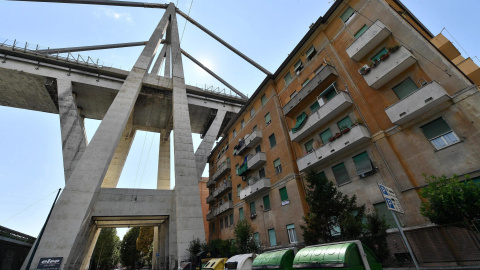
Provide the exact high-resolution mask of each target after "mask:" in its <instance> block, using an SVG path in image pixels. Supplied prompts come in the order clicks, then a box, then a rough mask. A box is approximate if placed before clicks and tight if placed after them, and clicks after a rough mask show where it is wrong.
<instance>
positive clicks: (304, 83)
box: [302, 79, 310, 87]
mask: <svg viewBox="0 0 480 270" xmlns="http://www.w3.org/2000/svg"><path fill="white" fill-rule="evenodd" d="M309 81H310V79H306V80H305V81H304V82H303V83H302V87H305V85H307V84H308V82H309Z"/></svg>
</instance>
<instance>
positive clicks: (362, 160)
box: [353, 152, 373, 177]
mask: <svg viewBox="0 0 480 270" xmlns="http://www.w3.org/2000/svg"><path fill="white" fill-rule="evenodd" d="M353 162H354V163H355V168H356V169H357V174H358V175H360V176H361V177H364V176H365V174H366V173H368V172H371V171H372V170H373V167H372V162H371V161H370V158H369V157H368V154H367V152H363V153H361V154H359V155H356V156H354V157H353Z"/></svg>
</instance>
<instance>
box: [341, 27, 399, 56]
mask: <svg viewBox="0 0 480 270" xmlns="http://www.w3.org/2000/svg"><path fill="white" fill-rule="evenodd" d="M391 33H392V32H391V31H390V30H389V29H388V28H387V27H386V26H385V25H384V24H383V23H382V22H381V21H379V20H377V21H376V22H375V23H374V24H372V26H370V28H368V30H367V31H365V33H363V34H362V35H361V36H360V37H358V38H357V40H355V41H354V42H353V43H352V45H350V47H348V48H347V54H348V56H350V58H352V59H353V60H355V61H360V60H361V59H362V58H363V57H365V55H367V54H368V53H369V52H371V51H372V50H373V49H375V47H377V45H378V44H380V42H382V41H383V40H384V39H385V38H386V37H388V36H389V35H390V34H391Z"/></svg>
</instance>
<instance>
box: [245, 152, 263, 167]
mask: <svg viewBox="0 0 480 270" xmlns="http://www.w3.org/2000/svg"><path fill="white" fill-rule="evenodd" d="M265 162H267V157H266V156H265V153H264V152H258V153H256V154H255V155H254V156H253V157H251V158H250V159H249V160H248V161H247V168H248V169H249V170H255V169H256V168H258V167H260V166H262V165H263V164H265Z"/></svg>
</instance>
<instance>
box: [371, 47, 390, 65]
mask: <svg viewBox="0 0 480 270" xmlns="http://www.w3.org/2000/svg"><path fill="white" fill-rule="evenodd" d="M386 53H388V50H387V49H385V48H383V49H382V50H381V51H379V52H378V53H377V54H375V55H374V56H373V57H372V62H375V61H380V57H381V56H382V55H384V54H386Z"/></svg>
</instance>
